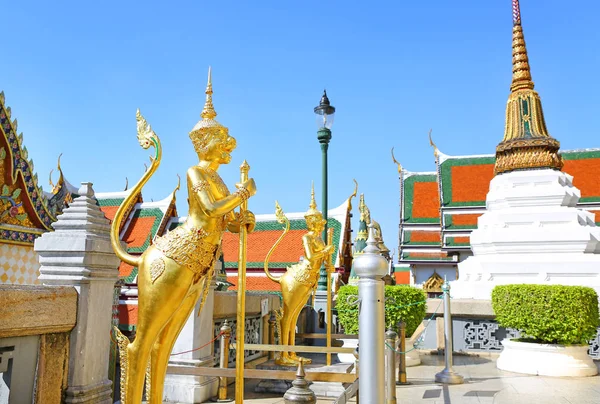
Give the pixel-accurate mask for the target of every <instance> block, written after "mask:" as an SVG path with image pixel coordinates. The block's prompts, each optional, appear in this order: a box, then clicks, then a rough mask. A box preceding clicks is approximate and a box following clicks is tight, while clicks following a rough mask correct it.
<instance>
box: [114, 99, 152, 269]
mask: <svg viewBox="0 0 600 404" xmlns="http://www.w3.org/2000/svg"><path fill="white" fill-rule="evenodd" d="M136 118H137V132H138V135H137V137H138V141H139V142H140V145H141V146H142V147H143V148H144V149H147V148H149V147H150V146H154V148H155V155H154V157H150V161H151V162H152V163H151V164H150V168H149V169H148V170H146V172H145V173H144V175H143V176H142V178H141V179H140V180H139V181H138V183H137V184H135V186H134V187H133V188H132V189H131V192H130V193H129V195H128V196H127V197H126V198H125V200H124V201H123V203H121V206H119V209H117V213H116V214H115V217H114V219H113V221H112V224H111V228H110V242H111V244H112V247H113V250H114V251H115V254H116V255H117V257H119V259H120V260H121V261H123V262H126V263H127V264H129V265H133V266H138V265H139V261H140V257H139V256H134V255H131V254H129V253H127V251H125V249H123V247H122V246H121V240H120V238H119V229H120V228H121V223H122V222H123V219H124V216H125V213H126V212H127V211H128V210H129V207H130V206H131V204H132V203H134V201H135V198H136V196H137V195H138V194H139V193H140V192H141V190H142V187H143V186H144V185H145V184H146V182H148V180H149V179H150V177H152V175H153V174H154V173H155V172H156V170H157V169H158V166H159V165H160V159H161V157H162V147H161V145H160V140H159V138H158V136H157V135H156V133H154V131H153V130H152V128H151V127H150V125H149V124H148V122H146V119H144V117H143V116H142V115H141V114H140V110H139V109H138V111H137V114H136Z"/></svg>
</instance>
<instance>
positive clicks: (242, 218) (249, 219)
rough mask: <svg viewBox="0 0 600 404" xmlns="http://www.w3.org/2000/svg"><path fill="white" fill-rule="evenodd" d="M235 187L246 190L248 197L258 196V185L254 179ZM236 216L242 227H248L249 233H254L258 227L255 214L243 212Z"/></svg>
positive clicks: (247, 211)
mask: <svg viewBox="0 0 600 404" xmlns="http://www.w3.org/2000/svg"><path fill="white" fill-rule="evenodd" d="M235 187H236V188H237V189H244V190H245V192H246V193H247V194H248V197H252V196H253V195H254V194H256V184H255V183H254V179H253V178H250V179H248V180H247V181H244V182H243V183H241V184H235ZM236 216H237V220H238V222H239V225H240V227H242V226H246V229H247V230H248V233H251V232H252V231H254V227H255V226H256V217H255V216H254V213H252V212H250V211H249V210H242V211H241V212H239V213H238V214H237V215H236Z"/></svg>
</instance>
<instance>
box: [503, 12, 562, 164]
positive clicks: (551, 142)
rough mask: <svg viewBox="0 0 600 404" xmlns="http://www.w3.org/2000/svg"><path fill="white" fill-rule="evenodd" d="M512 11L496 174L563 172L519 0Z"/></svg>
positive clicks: (558, 146) (557, 143)
mask: <svg viewBox="0 0 600 404" xmlns="http://www.w3.org/2000/svg"><path fill="white" fill-rule="evenodd" d="M512 8H513V40H512V57H513V62H512V64H513V69H512V83H511V85H510V95H509V97H508V102H507V104H506V124H505V128H504V138H503V139H502V142H500V144H498V146H497V147H496V166H495V173H496V174H501V173H504V172H508V171H514V170H527V169H535V168H553V169H557V170H560V169H562V167H563V161H562V158H561V156H560V154H559V153H558V150H559V148H560V143H559V142H558V141H557V140H556V139H554V138H553V137H551V136H550V135H549V134H548V129H546V122H545V120H544V112H543V110H542V102H541V100H540V96H539V95H538V93H537V92H536V91H535V90H534V84H533V81H532V79H531V70H530V68H529V58H528V56H527V48H526V46H525V37H524V36H523V27H522V25H521V10H520V7H519V0H512Z"/></svg>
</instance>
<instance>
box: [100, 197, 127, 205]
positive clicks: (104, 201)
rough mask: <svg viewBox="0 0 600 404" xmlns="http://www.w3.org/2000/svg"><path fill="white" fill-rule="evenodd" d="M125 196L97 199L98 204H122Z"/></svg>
mask: <svg viewBox="0 0 600 404" xmlns="http://www.w3.org/2000/svg"><path fill="white" fill-rule="evenodd" d="M124 200H125V198H108V199H97V201H98V206H100V207H103V206H121V204H122V203H123V201H124Z"/></svg>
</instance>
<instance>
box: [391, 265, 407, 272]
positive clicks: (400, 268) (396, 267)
mask: <svg viewBox="0 0 600 404" xmlns="http://www.w3.org/2000/svg"><path fill="white" fill-rule="evenodd" d="M396 272H410V267H404V266H400V265H394V273H396Z"/></svg>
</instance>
